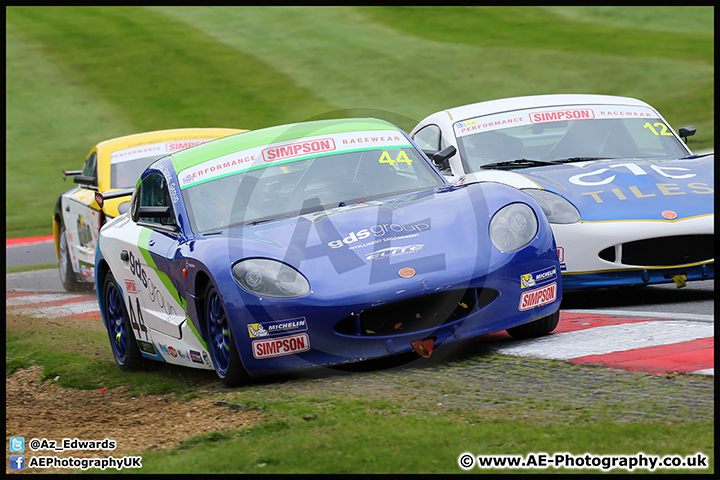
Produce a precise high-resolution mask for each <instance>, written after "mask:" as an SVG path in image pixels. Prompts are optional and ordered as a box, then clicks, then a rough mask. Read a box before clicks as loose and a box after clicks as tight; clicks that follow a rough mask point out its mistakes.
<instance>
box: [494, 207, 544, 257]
mask: <svg viewBox="0 0 720 480" xmlns="http://www.w3.org/2000/svg"><path fill="white" fill-rule="evenodd" d="M537 231H538V222H537V218H536V217H535V212H534V211H533V209H532V208H530V207H529V206H527V205H525V204H524V203H511V204H510V205H507V206H505V207H503V208H501V209H500V210H498V211H497V213H495V215H493V218H492V220H490V239H491V240H492V242H493V245H495V246H496V247H497V248H498V249H500V250H501V251H503V252H512V251H513V250H518V249H520V248H522V247H524V246H525V245H527V244H528V243H530V241H531V240H532V239H533V238H534V237H535V235H536V234H537Z"/></svg>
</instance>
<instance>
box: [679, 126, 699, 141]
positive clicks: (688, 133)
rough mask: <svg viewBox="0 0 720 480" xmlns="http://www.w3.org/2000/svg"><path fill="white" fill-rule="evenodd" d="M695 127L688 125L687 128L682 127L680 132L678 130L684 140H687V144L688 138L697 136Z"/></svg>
mask: <svg viewBox="0 0 720 480" xmlns="http://www.w3.org/2000/svg"><path fill="white" fill-rule="evenodd" d="M695 131H696V130H695V127H693V126H692V125H688V126H687V127H682V128H681V129H680V130H678V134H679V135H680V136H681V137H682V139H683V140H685V143H687V137H692V136H693V135H695Z"/></svg>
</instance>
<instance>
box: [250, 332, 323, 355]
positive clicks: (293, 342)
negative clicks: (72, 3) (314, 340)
mask: <svg viewBox="0 0 720 480" xmlns="http://www.w3.org/2000/svg"><path fill="white" fill-rule="evenodd" d="M308 350H310V337H308V335H307V333H301V334H299V335H292V336H289V337H282V338H272V339H268V340H257V341H255V342H253V344H252V351H253V356H254V357H255V358H257V359H258V360H260V359H263V358H272V357H281V356H283V355H291V354H293V353H300V352H307V351H308Z"/></svg>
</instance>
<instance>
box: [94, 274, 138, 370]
mask: <svg viewBox="0 0 720 480" xmlns="http://www.w3.org/2000/svg"><path fill="white" fill-rule="evenodd" d="M102 309H103V313H104V314H105V320H107V330H108V336H109V337H110V346H111V347H112V351H113V356H114V357H115V362H116V363H117V365H118V367H120V369H121V370H140V369H142V367H143V366H144V364H145V361H144V358H143V356H142V354H141V353H140V349H139V348H138V345H137V342H136V341H135V334H134V333H133V331H132V327H131V325H130V319H129V318H128V313H127V309H126V308H125V302H124V301H123V297H122V290H120V287H118V284H117V282H116V281H115V277H113V275H112V273H110V272H108V273H107V274H106V275H105V281H104V282H103V304H102Z"/></svg>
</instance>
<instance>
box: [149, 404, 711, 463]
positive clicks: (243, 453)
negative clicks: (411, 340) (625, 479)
mask: <svg viewBox="0 0 720 480" xmlns="http://www.w3.org/2000/svg"><path fill="white" fill-rule="evenodd" d="M262 411H263V413H264V415H265V416H266V417H269V418H270V420H268V421H266V422H265V423H263V424H261V425H258V426H256V427H252V428H250V429H248V430H245V431H236V432H226V433H225V434H223V436H221V437H220V438H218V436H214V435H213V436H204V437H196V438H195V439H193V441H192V442H190V444H189V445H187V446H185V445H183V446H181V447H178V448H175V449H174V450H172V451H169V452H150V453H147V454H144V455H143V469H142V473H173V472H203V473H229V472H232V473H243V474H245V473H267V474H272V473H275V474H277V473H282V474H288V473H304V474H307V473H314V474H382V473H395V474H428V473H462V470H461V469H460V468H459V467H458V464H457V459H458V457H459V455H460V454H461V453H464V452H471V453H473V454H475V455H508V454H523V455H524V454H527V453H530V452H534V453H540V452H546V453H550V454H553V453H556V452H570V453H572V454H574V455H582V454H584V453H587V452H592V453H593V454H594V455H605V454H617V453H619V452H633V453H637V452H648V451H652V452H656V453H654V454H658V455H666V454H678V455H692V454H695V453H696V452H698V451H705V452H707V451H710V450H711V448H712V447H711V445H712V444H713V438H712V422H711V421H704V422H697V423H693V424H685V425H682V426H679V427H676V426H669V425H664V426H663V425H657V424H653V423H651V422H647V423H640V424H623V423H616V422H607V421H605V420H603V421H590V422H580V423H577V424H574V425H561V424H552V425H542V426H541V425H538V424H537V423H534V422H532V421H527V420H517V419H508V420H504V419H500V418H497V419H487V418H480V417H478V416H475V417H473V415H472V412H467V411H450V412H443V413H442V414H431V415H428V414H425V413H421V412H407V411H406V409H404V408H403V405H402V404H400V403H397V402H371V401H368V400H366V399H330V400H328V399H318V398H299V399H295V400H293V401H292V402H288V401H284V402H277V403H270V402H267V403H265V404H263V405H262ZM619 439H621V440H619ZM349 452H351V453H349ZM471 472H472V473H492V472H495V473H500V472H503V470H499V469H497V470H494V471H493V470H480V469H478V468H476V469H474V470H471ZM506 472H513V473H538V472H543V473H545V472H546V473H553V472H574V473H600V470H599V469H598V470H562V469H560V470H555V469H552V468H550V469H546V470H533V469H529V468H528V469H513V470H506ZM666 472H667V471H666ZM670 472H671V471H670ZM685 472H687V470H685ZM704 472H706V471H704ZM613 473H625V472H624V471H623V470H615V471H614V472H613Z"/></svg>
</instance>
